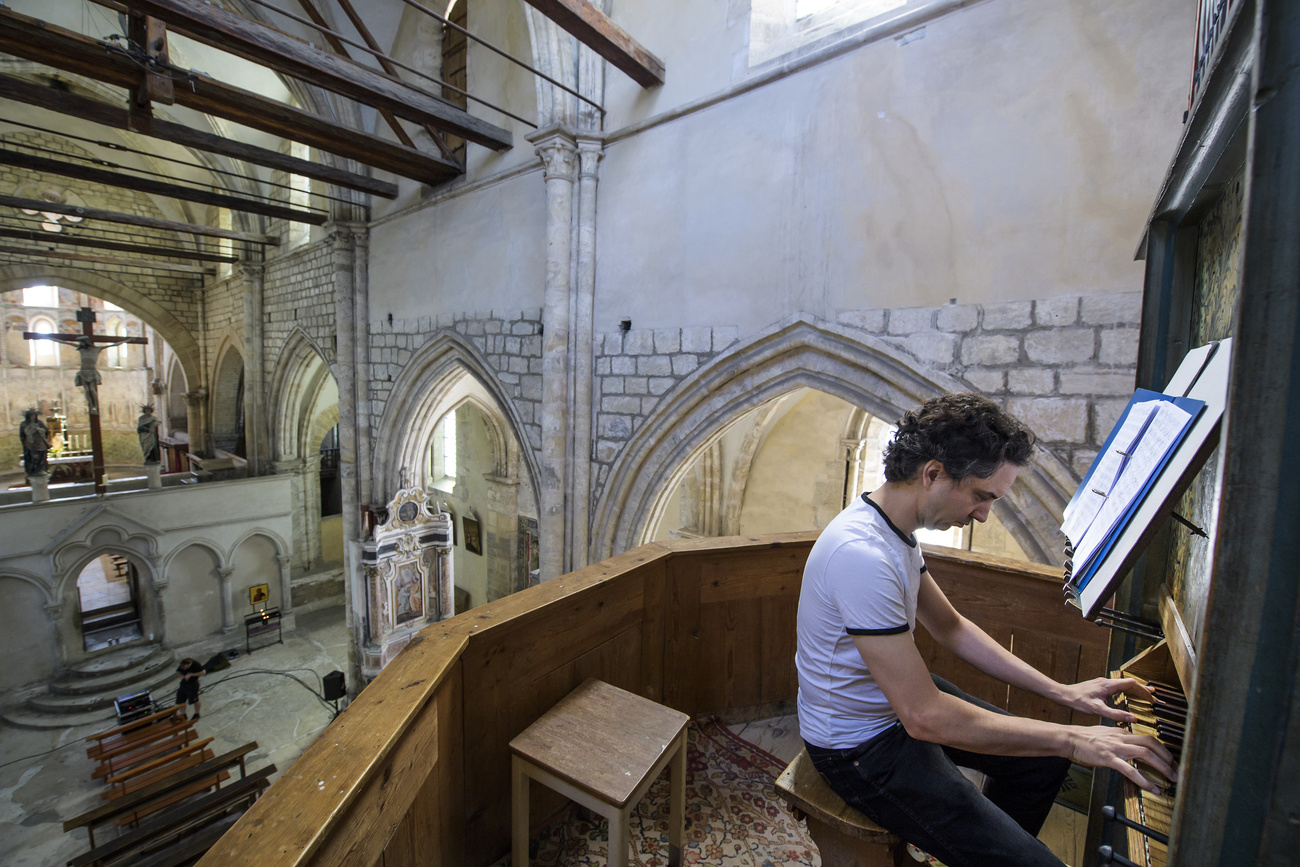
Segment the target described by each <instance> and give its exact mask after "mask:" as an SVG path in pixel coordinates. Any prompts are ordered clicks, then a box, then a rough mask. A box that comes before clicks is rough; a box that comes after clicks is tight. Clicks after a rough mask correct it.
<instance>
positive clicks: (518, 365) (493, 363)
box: [370, 310, 542, 451]
mask: <svg viewBox="0 0 1300 867" xmlns="http://www.w3.org/2000/svg"><path fill="white" fill-rule="evenodd" d="M541 319H542V314H541V311H540V310H515V311H502V310H492V311H487V312H483V313H477V312H476V313H450V314H444V315H442V316H424V317H421V318H419V319H394V320H393V321H391V322H390V321H387V320H382V321H379V322H372V323H371V324H370V375H371V380H370V406H371V410H372V412H373V417H372V422H371V424H372V426H373V429H375V430H378V429H379V426H380V420H381V419H382V418H383V415H384V408H385V407H386V406H387V405H388V397H389V395H390V394H391V393H392V390H393V382H394V381H395V380H396V379H397V377H398V376H399V375H400V374H401V372H402V369H403V367H405V366H406V363H407V362H408V361H409V360H410V358H411V354H412V353H413V352H415V351H416V350H418V349H419V348H420V347H422V346H423V345H424V344H425V342H426V341H427V340H428V339H429V338H430V337H431V336H432V334H433V333H434V332H436V331H438V330H439V329H443V328H450V329H453V330H455V331H456V332H458V333H460V334H462V335H464V336H465V338H466V339H467V340H468V341H469V342H470V343H472V344H474V346H476V347H477V348H478V350H479V352H481V353H482V354H483V356H484V358H485V359H486V361H487V364H488V367H489V368H490V370H491V372H492V373H494V374H495V375H496V377H497V379H498V380H499V381H500V382H501V385H502V386H503V387H504V390H505V393H506V394H507V395H509V396H510V397H511V399H512V402H513V404H514V407H515V409H516V410H517V411H518V413H519V417H520V419H521V420H522V422H523V427H524V431H523V432H524V437H525V439H526V440H527V442H526V443H521V445H524V446H527V447H529V448H531V449H533V450H534V451H537V450H539V449H540V448H541V439H542V427H541V404H542V321H541Z"/></svg>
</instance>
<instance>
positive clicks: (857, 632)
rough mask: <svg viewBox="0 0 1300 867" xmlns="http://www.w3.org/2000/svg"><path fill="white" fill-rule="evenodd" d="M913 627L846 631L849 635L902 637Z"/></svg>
mask: <svg viewBox="0 0 1300 867" xmlns="http://www.w3.org/2000/svg"><path fill="white" fill-rule="evenodd" d="M909 629H911V627H909V626H908V625H907V624H906V623H904V624H903V625H902V626H891V627H889V628H888V629H845V630H844V631H845V632H847V633H848V634H849V635H902V634H903V633H904V632H907V631H908V630H909Z"/></svg>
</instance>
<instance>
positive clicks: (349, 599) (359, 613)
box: [304, 223, 370, 695]
mask: <svg viewBox="0 0 1300 867" xmlns="http://www.w3.org/2000/svg"><path fill="white" fill-rule="evenodd" d="M356 239H357V234H356V232H355V231H354V230H353V227H351V226H350V225H346V224H341V223H335V224H334V225H333V226H332V227H331V229H330V234H329V236H328V240H329V243H330V246H331V248H332V249H333V252H334V261H333V273H334V320H335V333H336V338H337V341H338V342H337V344H336V347H337V352H336V357H337V359H338V363H337V364H336V365H335V372H336V376H337V379H338V388H339V482H340V484H341V486H342V489H343V522H342V523H343V607H344V616H345V618H346V620H347V623H348V626H349V627H350V628H351V629H352V639H353V640H352V641H350V642H348V671H347V675H348V678H347V680H348V685H349V686H348V690H349V693H350V694H352V695H355V691H356V690H359V689H360V688H361V686H362V672H361V661H360V658H359V656H358V648H360V646H361V645H362V643H363V642H365V640H366V625H365V622H364V621H365V617H364V615H365V604H364V600H365V592H366V591H365V576H364V575H363V574H362V568H361V550H360V541H359V540H360V539H361V503H362V502H364V501H363V500H361V499H360V492H359V490H358V487H357V461H358V453H357V415H358V410H357V407H358V406H359V404H360V402H361V397H362V396H363V395H366V394H368V393H369V390H370V389H369V383H368V382H364V381H360V380H359V379H358V373H357V353H358V352H359V351H360V347H358V346H357V341H358V339H359V334H360V335H361V336H364V334H365V323H364V321H363V322H360V323H358V322H357V308H356ZM368 317H369V314H368V313H366V314H363V320H364V319H367V318H368ZM358 326H360V332H358ZM304 493H305V492H304ZM304 499H306V497H304ZM317 515H319V512H317ZM319 522H320V519H319V517H317V519H316V523H317V524H318V525H319Z"/></svg>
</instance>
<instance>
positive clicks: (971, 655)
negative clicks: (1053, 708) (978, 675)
mask: <svg viewBox="0 0 1300 867" xmlns="http://www.w3.org/2000/svg"><path fill="white" fill-rule="evenodd" d="M935 638H936V639H937V640H939V643H940V644H942V645H943V646H944V647H946V648H947V649H948V650H950V651H952V652H953V653H954V654H956V655H957V656H958V657H959V658H961V659H962V660H964V661H966V662H969V663H970V664H971V665H973V666H975V667H976V668H978V669H979V670H980V671H982V672H984V673H985V674H987V675H989V676H990V677H995V678H997V679H998V680H1000V681H1002V682H1003V683H1007V684H1010V685H1011V686H1014V687H1017V688H1019V689H1023V690H1025V691H1027V692H1032V693H1034V694H1036V695H1041V696H1043V697H1044V698H1048V699H1051V700H1052V701H1055V702H1059V701H1060V699H1061V686H1062V685H1061V684H1060V683H1058V682H1057V681H1055V680H1053V679H1052V678H1050V677H1048V676H1047V675H1045V674H1043V673H1042V672H1041V671H1039V670H1038V669H1036V668H1034V667H1033V666H1032V665H1030V664H1029V663H1027V662H1025V661H1024V660H1023V659H1020V658H1019V657H1017V656H1015V655H1014V654H1013V653H1012V652H1011V651H1009V650H1007V649H1006V648H1005V647H1003V646H1002V645H1001V644H998V643H997V642H996V641H994V640H993V637H992V636H990V635H989V634H988V633H987V632H985V631H984V630H983V629H980V628H979V627H978V626H976V625H975V624H974V623H972V622H971V621H969V620H967V619H966V618H965V617H962V618H960V621H959V624H958V625H957V626H956V628H954V629H953V630H952V631H951V632H950V634H949V635H946V636H944V637H943V638H942V639H940V638H939V637H938V636H935Z"/></svg>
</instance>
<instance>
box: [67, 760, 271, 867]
mask: <svg viewBox="0 0 1300 867" xmlns="http://www.w3.org/2000/svg"><path fill="white" fill-rule="evenodd" d="M273 773H275V765H267V766H266V767H264V768H260V769H259V770H256V771H254V772H253V773H251V774H249V775H248V776H246V777H244V778H242V779H240V780H238V781H237V782H235V783H232V784H231V785H229V786H226V787H224V788H221V789H217V790H216V791H215V792H211V793H209V794H207V795H204V796H203V797H202V798H198V799H196V800H194V801H191V802H190V803H188V804H182V805H180V806H178V807H176V808H174V809H171V810H167V811H166V812H163V813H160V814H158V815H155V816H153V817H152V818H150V819H148V820H146V821H143V822H141V823H140V824H139V826H138V827H137V828H135V829H134V830H132V831H128V832H126V833H125V834H122V835H121V836H120V837H117V838H116V839H114V840H110V841H108V842H107V843H102V844H100V845H99V846H96V847H94V848H93V849H91V850H90V851H89V852H87V853H85V854H84V855H78V856H77V857H76V858H73V859H72V860H70V861H68V867H100V865H103V864H105V863H108V862H113V861H119V862H120V861H123V860H125V859H127V858H130V859H131V863H132V864H134V865H140V864H144V863H151V864H158V865H162V864H176V863H182V862H185V861H188V860H189V859H191V858H194V857H195V856H196V855H200V854H202V853H203V852H206V851H207V850H208V848H209V847H210V846H211V845H212V844H213V843H214V842H216V840H217V838H219V837H220V836H221V833H222V832H224V831H225V830H226V827H228V823H225V822H222V823H221V824H220V825H217V824H216V823H218V822H220V821H221V820H222V819H224V818H225V817H226V816H228V815H229V814H231V813H232V812H234V811H235V810H239V811H240V812H242V811H243V810H245V809H247V808H248V806H250V805H251V804H252V803H253V802H254V801H256V800H257V798H258V797H259V796H260V795H261V793H262V792H264V791H265V790H266V788H267V786H269V785H270V780H269V778H270V776H271V774H273ZM173 844H175V845H173ZM161 847H166V848H165V849H162V851H157V852H156V853H155V854H152V855H148V857H147V858H146V853H149V852H154V851H155V850H159V849H160V848H161Z"/></svg>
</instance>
